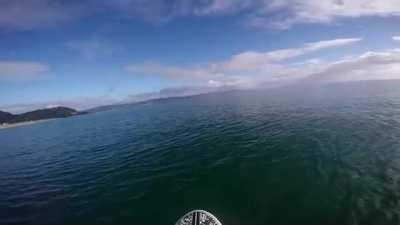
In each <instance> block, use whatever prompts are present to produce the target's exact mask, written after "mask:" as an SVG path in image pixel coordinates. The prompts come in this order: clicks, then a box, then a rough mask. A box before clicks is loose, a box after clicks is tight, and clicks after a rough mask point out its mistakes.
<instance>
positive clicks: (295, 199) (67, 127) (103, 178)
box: [0, 81, 400, 225]
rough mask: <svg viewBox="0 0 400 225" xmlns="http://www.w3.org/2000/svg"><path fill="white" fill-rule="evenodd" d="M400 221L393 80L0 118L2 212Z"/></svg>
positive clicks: (73, 218)
mask: <svg viewBox="0 0 400 225" xmlns="http://www.w3.org/2000/svg"><path fill="white" fill-rule="evenodd" d="M192 209H204V210H207V211H209V212H211V213H213V214H214V215H215V216H217V217H218V218H219V219H220V220H221V222H222V223H223V224H224V225H283V224H285V225H286V224H287V225H302V224H304V225H313V224H316V225H317V224H318V225H329V224H335V225H336V224H341V225H346V224H362V225H368V224H382V225H390V224H400V82H399V81H379V82H378V81H371V82H355V83H343V84H330V85H325V86H316V85H315V86H307V87H292V88H282V89H274V90H253V91H230V92H224V93H214V94H208V95H201V96H193V97H185V98H173V99H165V100H160V101H151V102H147V103H141V104H132V105H127V106H123V107H116V108H114V109H111V110H107V111H103V112H96V113H91V114H87V115H81V116H76V117H70V118H65V119H57V120H52V121H48V122H44V123H37V124H32V125H28V126H22V127H15V128H9V129H2V130H0V224H31V225H32V224H34V225H36V224H37V225H39V224H40V225H42V224H43V225H47V224H58V225H64V224H65V225H71V224H74V225H78V224H84V225H89V224H93V225H101V224H119V225H124V224H127V225H128V224H129V225H132V224H136V225H153V224H154V225H158V224H160V225H161V224H163V225H167V224H170V225H172V224H174V223H175V221H176V220H177V219H178V218H179V217H180V216H182V215H183V214H185V213H186V212H188V211H190V210H192Z"/></svg>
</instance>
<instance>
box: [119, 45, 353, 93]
mask: <svg viewBox="0 0 400 225" xmlns="http://www.w3.org/2000/svg"><path fill="white" fill-rule="evenodd" d="M360 41H361V39H360V38H343V39H334V40H325V41H319V42H313V43H307V44H304V45H303V46H302V47H299V48H288V49H280V50H275V51H269V52H254V51H248V52H243V53H240V54H236V55H233V56H232V57H230V58H229V59H228V60H225V61H222V62H212V63H209V64H207V65H204V66H198V67H195V66H194V67H177V66H168V65H159V64H131V65H127V66H126V67H125V69H126V70H127V71H130V72H132V73H139V74H146V75H158V76H166V77H167V78H171V79H182V80H188V81H191V80H197V81H201V82H203V83H204V84H207V86H212V87H223V86H237V87H242V88H249V87H256V86H258V85H259V84H260V83H265V82H267V81H269V82H276V81H279V82H281V81H285V80H288V81H289V80H290V81H292V80H296V79H297V80H298V79H301V78H304V77H306V76H309V75H310V73H311V72H313V71H317V70H318V71H319V70H320V69H321V68H322V67H324V64H322V63H321V62H320V60H311V61H306V62H301V63H293V64H288V63H287V60H290V59H295V58H296V57H300V56H304V55H307V54H309V53H313V52H317V51H321V50H324V49H331V48H337V47H341V46H346V45H351V44H354V43H357V42H360Z"/></svg>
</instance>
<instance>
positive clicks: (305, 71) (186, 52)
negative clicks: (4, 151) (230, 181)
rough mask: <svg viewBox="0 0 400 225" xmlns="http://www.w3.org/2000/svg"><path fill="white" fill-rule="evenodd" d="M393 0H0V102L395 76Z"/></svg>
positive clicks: (92, 100)
mask: <svg viewBox="0 0 400 225" xmlns="http://www.w3.org/2000/svg"><path fill="white" fill-rule="evenodd" d="M399 24H400V1H398V0H324V1H320V0H269V1H268V0H114V1H109V0H3V1H0V110H3V111H8V112H12V113H21V112H25V111H29V110H34V109H38V108H47V107H55V106H61V105H62V106H68V107H73V108H76V109H78V110H83V109H88V108H91V107H96V106H100V105H107V104H118V103H127V102H135V101H142V100H147V99H152V98H163V97H172V96H186V95H194V94H199V93H207V92H214V91H221V90H230V89H249V88H268V87H274V86H277V85H282V86H285V85H288V84H293V83H296V82H312V83H317V84H318V83H326V82H348V81H357V80H387V79H400V27H399Z"/></svg>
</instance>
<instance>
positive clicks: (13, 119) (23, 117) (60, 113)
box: [0, 107, 82, 124]
mask: <svg viewBox="0 0 400 225" xmlns="http://www.w3.org/2000/svg"><path fill="white" fill-rule="evenodd" d="M79 114H82V113H81V112H78V111H76V110H75V109H71V108H67V107H55V108H50V109H39V110H35V111H31V112H26V113H22V114H18V115H14V114H11V113H8V112H2V111H0V124H3V123H8V124H11V123H20V122H27V121H35V120H44V119H53V118H63V117H70V116H74V115H79Z"/></svg>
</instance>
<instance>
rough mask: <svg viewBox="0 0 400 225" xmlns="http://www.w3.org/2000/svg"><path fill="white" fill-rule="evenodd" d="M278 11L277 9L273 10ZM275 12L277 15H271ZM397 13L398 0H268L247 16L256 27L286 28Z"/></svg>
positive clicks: (397, 14)
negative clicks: (295, 25)
mask: <svg viewBox="0 0 400 225" xmlns="http://www.w3.org/2000/svg"><path fill="white" fill-rule="evenodd" d="M277 12H279V13H277ZM273 13H275V15H278V16H274V15H273ZM364 16H378V17H388V16H400V1H398V0H379V1H377V0H324V1H321V0H272V1H264V4H263V7H261V8H260V9H259V10H257V11H256V12H255V13H253V14H252V15H250V16H249V20H248V21H247V22H248V24H250V25H252V26H258V27H271V26H272V27H276V28H281V29H285V28H289V27H290V26H292V25H294V24H300V23H330V22H332V21H334V20H336V19H341V18H357V17H364Z"/></svg>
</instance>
